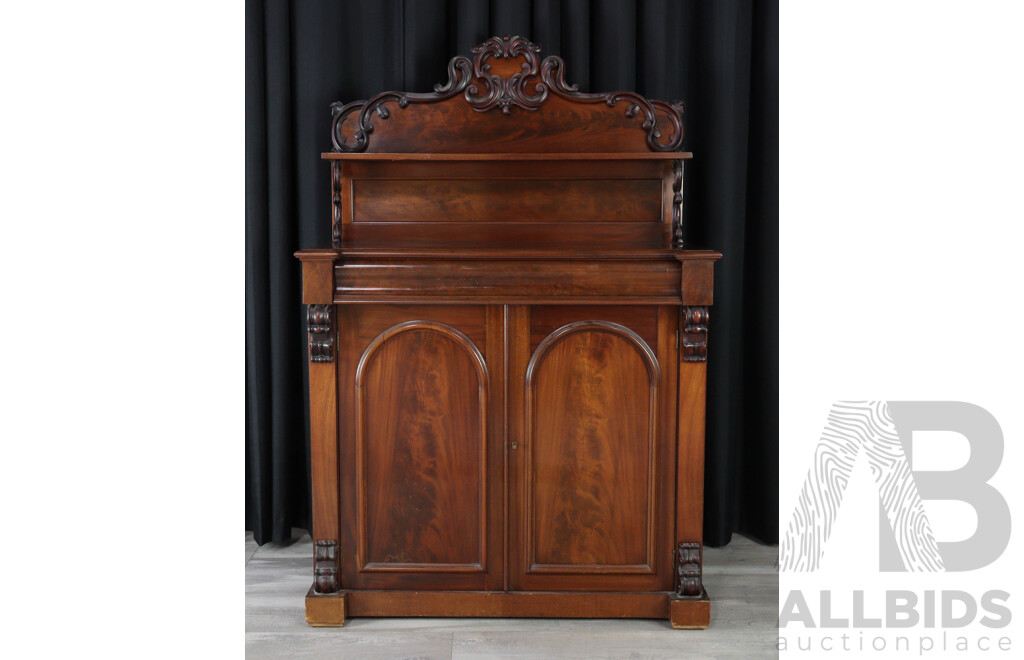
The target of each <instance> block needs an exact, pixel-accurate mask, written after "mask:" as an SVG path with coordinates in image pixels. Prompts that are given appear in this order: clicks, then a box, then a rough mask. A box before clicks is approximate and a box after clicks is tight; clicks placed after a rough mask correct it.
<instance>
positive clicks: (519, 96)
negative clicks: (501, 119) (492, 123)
mask: <svg viewBox="0 0 1024 660" xmlns="http://www.w3.org/2000/svg"><path fill="white" fill-rule="evenodd" d="M470 50H471V51H472V52H473V54H475V55H476V58H475V59H474V60H473V75H474V76H475V77H476V79H477V80H480V81H481V82H483V86H484V89H485V91H484V92H483V93H482V94H481V93H480V90H479V87H478V86H477V85H476V83H474V84H472V85H469V86H468V87H467V88H466V93H465V96H466V100H467V101H469V104H470V105H471V106H473V109H474V110H477V111H479V112H486V111H487V110H490V109H491V108H494V107H500V108H501V111H502V113H504V114H506V115H507V114H509V111H510V108H511V106H513V105H515V106H518V107H520V108H523V109H524V110H536V109H537V108H539V107H540V104H541V103H543V102H544V101H545V100H546V99H547V98H548V90H547V88H546V87H545V86H544V85H543V84H542V83H540V84H538V81H537V64H538V61H537V53H539V52H540V46H538V45H536V44H533V43H530V41H528V40H527V39H524V38H523V37H511V38H509V36H508V35H507V34H506V35H505V36H504V37H491V38H490V39H488V40H487V41H485V42H483V43H482V44H480V45H479V46H473V48H472V49H470ZM520 56H522V57H523V58H524V59H525V60H526V61H525V62H523V72H522V73H515V74H512V77H510V78H508V79H505V78H502V77H501V76H496V75H492V74H491V65H490V64H488V63H487V60H488V59H490V58H492V57H500V58H503V59H506V60H507V59H509V58H510V57H520ZM527 83H533V85H534V88H535V89H536V92H535V93H534V94H530V93H529V92H527V91H526V85H527ZM478 94H479V96H478Z"/></svg>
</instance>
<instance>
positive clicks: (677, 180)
mask: <svg viewBox="0 0 1024 660" xmlns="http://www.w3.org/2000/svg"><path fill="white" fill-rule="evenodd" d="M672 246H673V247H675V248H677V249H680V250H681V249H682V248H683V161H681V160H674V161H672Z"/></svg>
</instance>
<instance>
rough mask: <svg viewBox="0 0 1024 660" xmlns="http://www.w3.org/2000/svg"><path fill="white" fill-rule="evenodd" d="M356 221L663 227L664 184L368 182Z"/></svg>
mask: <svg viewBox="0 0 1024 660" xmlns="http://www.w3.org/2000/svg"><path fill="white" fill-rule="evenodd" d="M352 197H353V206H352V222H354V223H359V222H475V221H480V222H544V221H547V222H550V221H551V220H552V219H556V218H557V219H558V221H559V222H660V221H661V180H660V179H584V180H558V179H461V180H452V181H446V180H437V179H427V180H415V179H413V180H409V179H366V180H358V179H357V180H355V181H353V182H352Z"/></svg>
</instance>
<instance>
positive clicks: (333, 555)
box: [313, 541, 341, 594]
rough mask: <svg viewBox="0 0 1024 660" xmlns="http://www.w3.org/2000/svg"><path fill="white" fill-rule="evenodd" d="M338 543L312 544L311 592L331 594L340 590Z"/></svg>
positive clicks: (321, 542) (323, 542)
mask: <svg viewBox="0 0 1024 660" xmlns="http://www.w3.org/2000/svg"><path fill="white" fill-rule="evenodd" d="M338 559H339V558H338V542H337V541H317V542H316V543H314V544H313V591H314V592H316V593H318V594H333V593H336V592H337V591H338V590H339V589H341V580H340V577H339V571H338V564H339V563H340V562H339V561H338Z"/></svg>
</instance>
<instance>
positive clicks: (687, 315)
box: [683, 307, 708, 362]
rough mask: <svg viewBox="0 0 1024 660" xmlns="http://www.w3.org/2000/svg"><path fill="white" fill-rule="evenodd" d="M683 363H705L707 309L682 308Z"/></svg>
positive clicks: (706, 354) (706, 355)
mask: <svg viewBox="0 0 1024 660" xmlns="http://www.w3.org/2000/svg"><path fill="white" fill-rule="evenodd" d="M683 314H684V317H683V361H684V362H707V359H708V308H707V307H684V308H683Z"/></svg>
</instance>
